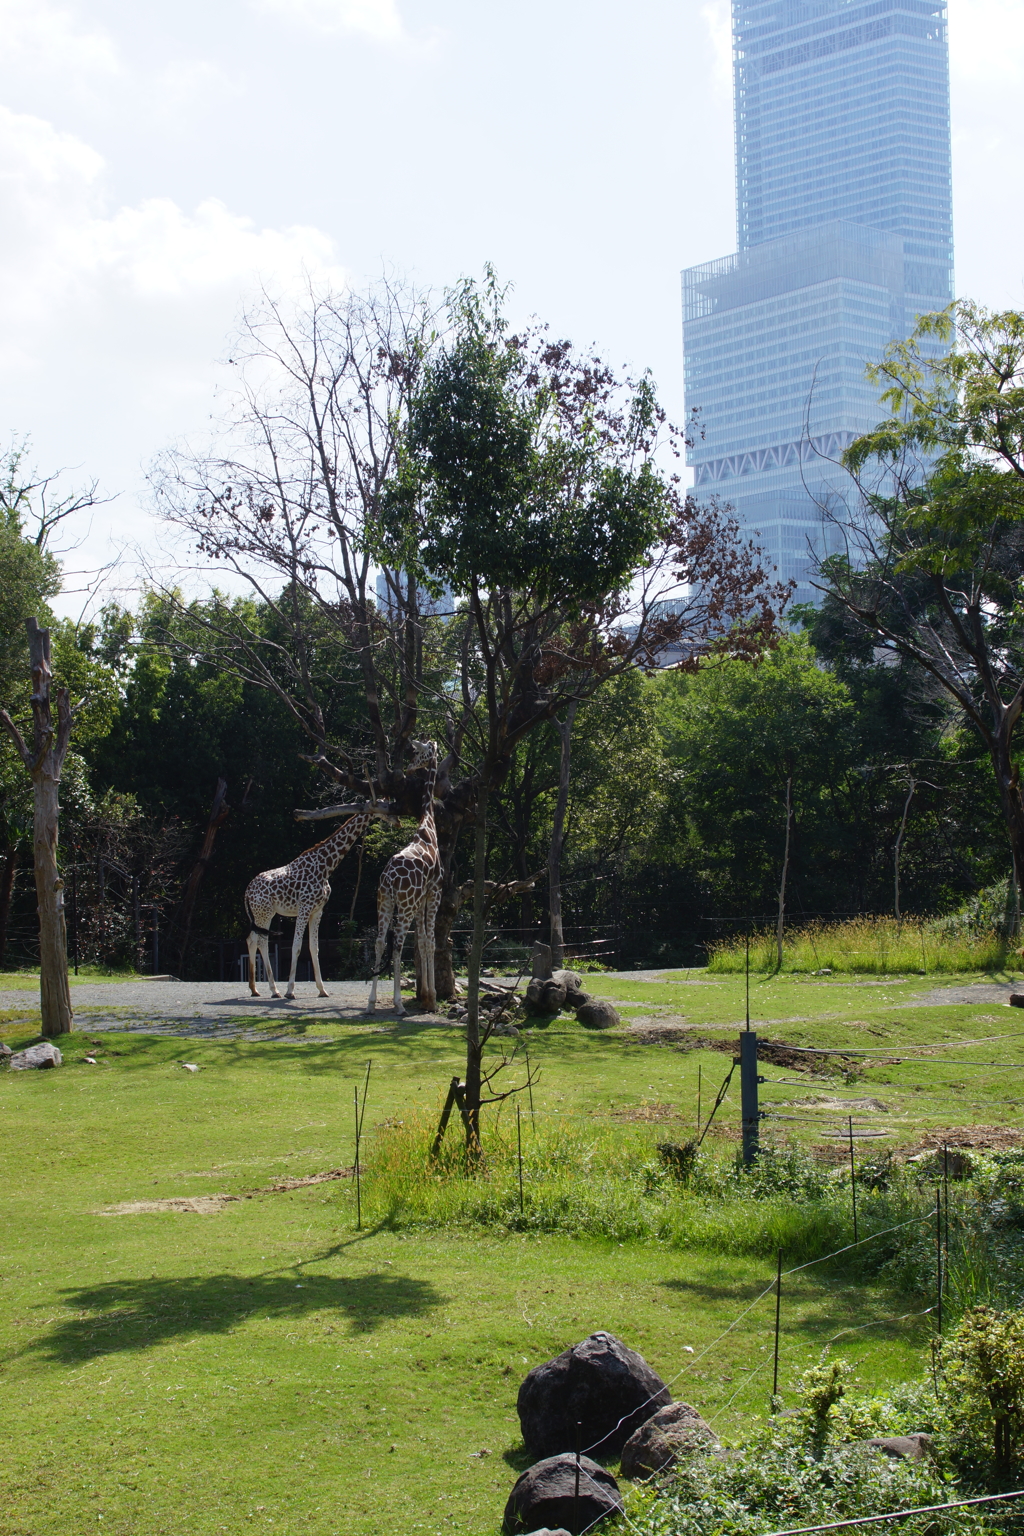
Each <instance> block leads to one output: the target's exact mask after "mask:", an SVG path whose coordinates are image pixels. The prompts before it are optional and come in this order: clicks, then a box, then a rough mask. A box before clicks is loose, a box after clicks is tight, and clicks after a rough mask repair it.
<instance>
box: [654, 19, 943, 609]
mask: <svg viewBox="0 0 1024 1536" xmlns="http://www.w3.org/2000/svg"><path fill="white" fill-rule="evenodd" d="M732 19H733V60H734V64H733V68H734V88H735V115H736V224H737V245H738V247H739V249H738V250H737V252H736V253H735V255H732V256H726V257H723V258H722V259H721V260H718V261H709V262H705V263H704V264H703V265H701V266H698V267H690V268H689V269H688V270H686V271H684V273H683V275H682V279H683V345H684V353H685V368H686V403H687V409H688V410H689V409H691V408H693V407H697V408H698V410H699V413H700V415H699V420H700V423H701V426H702V429H703V437H702V438H701V439H700V440H699V441H698V442H696V443H695V445H694V446H693V448H692V449H691V451H690V454H689V462H690V463H691V464H692V465H693V468H694V471H695V494H696V495H697V496H698V498H700V497H709V496H711V495H714V496H717V497H718V499H719V500H720V501H722V502H729V503H731V504H732V506H733V507H734V508H735V510H736V514H737V516H738V518H739V520H740V522H741V524H742V525H743V527H744V529H745V530H748V531H750V532H754V531H756V532H757V534H758V535H759V537H758V542H759V543H760V544H761V545H762V547H763V548H764V549H765V551H766V553H767V554H768V555H769V556H770V557H771V559H772V560H774V562H775V563H776V565H777V566H778V568H779V571H780V573H781V574H782V575H783V576H785V577H787V578H788V577H794V578H796V580H797V582H798V591H797V598H798V599H799V600H801V601H806V600H808V599H812V598H813V596H814V592H813V589H812V587H811V585H810V581H809V578H810V575H811V571H812V565H813V555H814V554H816V553H820V552H821V551H822V549H823V548H827V547H828V537H829V535H828V521H827V518H826V519H825V520H824V521H823V517H822V510H821V509H822V507H823V506H828V505H829V504H831V503H834V501H835V499H836V498H837V497H839V496H842V495H844V494H846V493H847V489H848V481H847V478H846V476H845V474H844V472H843V471H842V470H841V469H840V468H839V466H838V464H837V462H836V461H837V459H838V456H839V453H840V452H841V450H842V449H843V448H844V447H846V445H847V444H848V443H849V442H851V441H852V439H853V438H854V437H856V436H857V435H858V434H859V433H861V432H864V431H867V430H868V429H869V428H871V427H873V426H874V425H875V424H876V423H877V421H878V420H879V418H880V416H881V414H882V409H881V407H880V406H879V402H878V400H877V392H876V391H875V389H874V388H873V387H872V386H871V385H869V384H868V382H867V380H866V379H865V376H864V369H865V366H866V364H867V363H869V362H872V361H875V360H877V359H878V358H879V357H880V355H881V353H882V351H883V349H884V348H885V346H886V344H887V343H888V342H889V341H891V340H893V339H895V338H897V337H903V336H907V335H909V334H910V332H911V331H912V330H913V327H914V324H915V322H916V320H917V317H918V316H919V315H921V314H924V313H927V312H928V311H930V310H936V309H943V308H945V306H946V305H947V304H949V303H950V301H951V300H952V298H953V214H952V192H951V171H950V132H949V56H948V46H947V40H946V7H945V4H944V3H943V0H859V3H858V0H732Z"/></svg>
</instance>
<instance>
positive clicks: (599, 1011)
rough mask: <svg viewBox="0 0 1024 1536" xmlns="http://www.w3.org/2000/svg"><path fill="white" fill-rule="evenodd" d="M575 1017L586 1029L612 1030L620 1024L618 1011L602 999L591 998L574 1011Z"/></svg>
mask: <svg viewBox="0 0 1024 1536" xmlns="http://www.w3.org/2000/svg"><path fill="white" fill-rule="evenodd" d="M576 1017H577V1018H578V1019H579V1021H580V1023H581V1024H583V1025H585V1026H586V1027H587V1029H614V1028H615V1027H616V1026H617V1025H619V1024H621V1023H622V1020H621V1018H620V1017H619V1011H618V1009H617V1008H614V1007H613V1006H612V1004H611V1003H609V1002H608V1001H606V999H605V998H602V997H593V998H591V999H590V1000H589V1002H586V1003H583V1004H582V1005H581V1007H579V1008H577V1010H576Z"/></svg>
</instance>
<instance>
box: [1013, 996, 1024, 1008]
mask: <svg viewBox="0 0 1024 1536" xmlns="http://www.w3.org/2000/svg"><path fill="white" fill-rule="evenodd" d="M1010 1007H1011V1008H1024V992H1011V993H1010Z"/></svg>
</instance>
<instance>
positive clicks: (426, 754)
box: [410, 741, 437, 768]
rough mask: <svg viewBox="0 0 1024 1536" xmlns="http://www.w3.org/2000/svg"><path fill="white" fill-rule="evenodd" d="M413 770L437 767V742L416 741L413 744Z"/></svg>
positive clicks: (411, 765)
mask: <svg viewBox="0 0 1024 1536" xmlns="http://www.w3.org/2000/svg"><path fill="white" fill-rule="evenodd" d="M410 767H412V768H431V767H434V768H436V767H437V742H436V741H414V742H413V744H412V762H411V764H410Z"/></svg>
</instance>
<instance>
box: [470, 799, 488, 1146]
mask: <svg viewBox="0 0 1024 1536" xmlns="http://www.w3.org/2000/svg"><path fill="white" fill-rule="evenodd" d="M489 794H490V790H489V787H488V783H487V772H486V769H485V771H484V773H483V774H482V775H481V780H480V789H479V793H478V796H477V805H476V842H475V850H474V859H473V940H472V943H471V944H470V948H469V961H468V965H467V977H466V1152H467V1155H468V1157H469V1159H470V1161H471V1162H472V1161H475V1160H476V1158H478V1157H479V1155H480V1098H481V1091H482V1090H481V1074H482V1046H481V1042H480V965H481V962H482V960H483V954H484V939H485V937H486V930H485V927H484V919H485V916H486V913H485V910H484V909H485V906H486V901H487V892H486V888H485V887H486V881H487V801H488V797H489Z"/></svg>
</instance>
